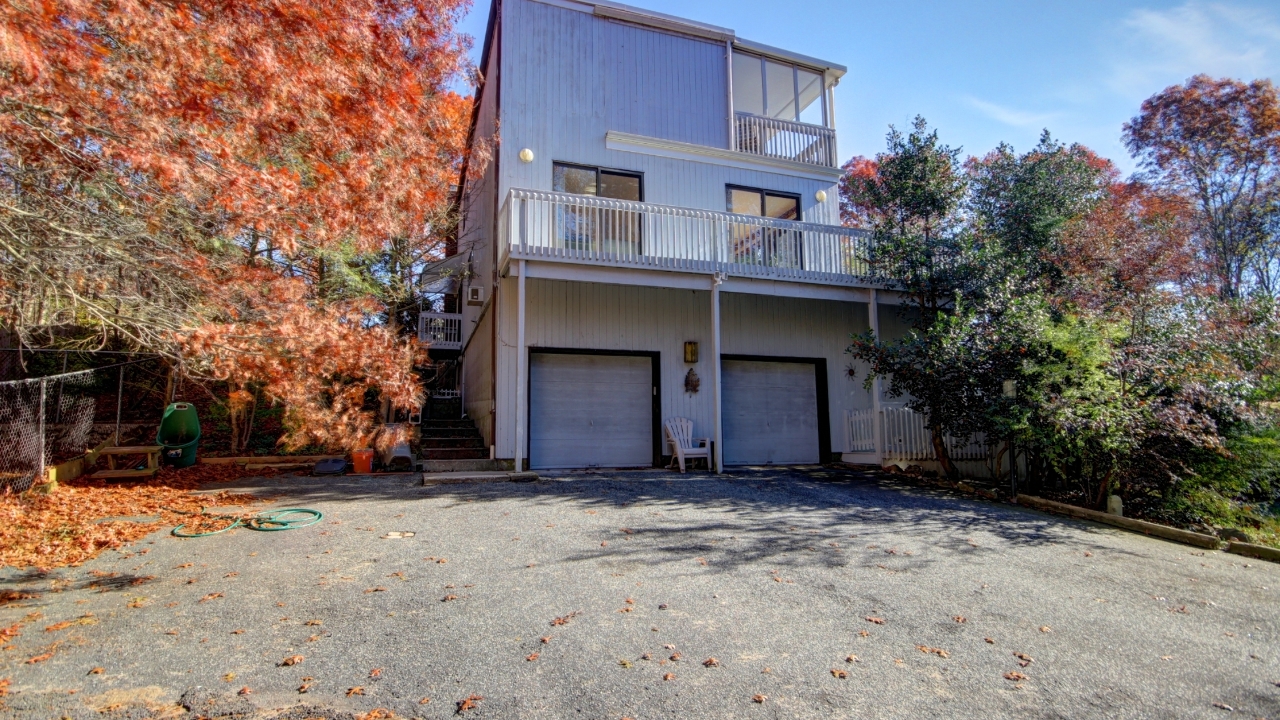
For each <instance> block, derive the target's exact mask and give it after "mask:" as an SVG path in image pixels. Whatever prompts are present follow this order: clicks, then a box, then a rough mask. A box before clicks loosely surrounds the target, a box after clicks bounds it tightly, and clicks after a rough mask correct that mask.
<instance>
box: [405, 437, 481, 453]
mask: <svg viewBox="0 0 1280 720" xmlns="http://www.w3.org/2000/svg"><path fill="white" fill-rule="evenodd" d="M484 446H485V445H484V438H482V437H480V436H478V435H477V436H475V437H444V438H442V437H425V438H420V439H419V440H418V447H419V448H421V449H423V450H427V449H433V448H484ZM485 454H486V455H487V454H488V452H487V451H486V453H485Z"/></svg>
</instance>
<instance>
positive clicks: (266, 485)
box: [0, 469, 1280, 720]
mask: <svg viewBox="0 0 1280 720" xmlns="http://www.w3.org/2000/svg"><path fill="white" fill-rule="evenodd" d="M416 477H417V476H403V477H400V476H394V477H380V478H374V479H366V480H362V481H357V482H351V481H349V480H347V481H342V482H335V481H333V480H320V479H315V478H296V479H294V478H282V479H279V480H274V479H273V480H259V481H246V482H242V483H239V484H238V485H236V487H257V488H261V489H262V492H263V493H279V494H280V497H279V498H278V499H277V500H276V501H275V502H276V504H277V505H278V506H281V507H286V506H304V507H309V508H314V509H317V510H321V511H322V512H323V513H324V514H325V518H324V520H323V522H321V523H320V524H316V525H313V526H311V527H308V528H304V529H300V530H293V531H288V532H274V533H266V532H254V531H250V530H236V531H233V532H231V533H224V534H221V535H217V536H213V537H209V538H203V539H196V540H180V539H176V538H172V537H170V536H168V535H161V534H156V535H153V536H151V537H149V538H147V539H145V540H143V541H141V542H139V543H136V544H135V545H133V546H132V547H128V548H125V549H124V550H123V551H119V552H117V551H112V552H108V553H104V554H103V555H102V556H101V557H99V558H98V559H97V560H95V561H93V562H91V563H87V564H85V565H84V566H83V567H80V568H68V569H66V570H62V571H57V572H53V573H51V574H49V575H48V576H38V575H35V574H30V573H17V572H14V571H12V570H9V571H5V572H3V573H0V592H3V591H7V590H8V591H12V590H18V591H24V592H28V593H32V594H38V597H32V598H28V599H23V600H19V601H17V602H12V603H9V604H8V605H5V606H3V607H0V629H3V628H5V627H9V626H11V625H13V624H15V623H20V628H19V629H20V632H21V634H20V635H18V636H17V637H16V638H14V639H13V641H12V643H11V644H10V645H9V646H8V648H7V649H6V650H4V651H3V652H0V679H3V678H9V679H10V681H11V685H10V686H9V692H8V695H7V696H6V697H3V698H0V703H2V704H0V717H22V718H27V717H32V718H56V717H62V716H68V717H73V718H81V717H83V718H104V717H105V718H114V717H152V716H159V717H181V718H196V717H208V718H218V717H232V716H234V717H268V718H275V717H287V718H311V717H322V718H340V717H351V716H358V715H360V714H365V713H369V712H370V711H372V710H375V709H377V708H384V709H386V710H388V711H391V712H393V713H395V715H396V716H397V717H424V718H444V717H454V716H457V715H458V714H459V713H460V715H461V716H462V717H474V718H569V717H574V718H578V717H581V718H612V719H613V720H618V719H619V718H625V717H629V718H634V719H635V720H645V719H647V718H659V717H664V718H753V717H759V718H809V717H812V718H842V717H893V718H897V717H912V718H918V717H953V718H970V717H981V718H993V717H1019V718H1028V717H1055V718H1056V717H1064V718H1066V717H1070V718H1091V717H1098V718H1103V717H1105V718H1121V717H1132V718H1139V717H1141V718H1150V717H1192V718H1194V717H1249V718H1254V717H1267V718H1280V685H1278V683H1280V565H1275V564H1270V563H1267V562H1264V561H1257V560H1248V559H1243V558H1239V557H1236V556H1232V555H1226V554H1222V553H1218V552H1213V551H1207V552H1206V551H1201V550H1197V549H1195V548H1190V547H1186V546H1182V545H1177V544H1173V543H1168V542H1164V541H1160V540H1155V539H1150V538H1146V537H1141V536H1136V535H1132V534H1128V533H1125V532H1122V531H1119V530H1116V529H1114V528H1107V527H1102V526H1097V525H1092V524H1089V523H1084V522H1079V521H1074V520H1068V519H1063V518H1057V517H1051V516H1047V515H1044V514H1041V513H1038V512H1034V511H1030V510H1026V509H1022V508H1018V507H1014V506H1009V505H1001V504H996V503H988V502H978V501H974V500H970V499H968V498H965V497H961V496H956V495H952V494H949V493H947V492H945V491H941V490H932V489H920V488H912V487H905V486H900V485H897V484H895V483H894V482H893V481H891V480H887V479H884V478H876V477H870V476H865V475H860V474H857V473H854V472H850V471H843V470H832V469H820V470H792V471H759V472H741V473H735V474H730V475H727V476H722V477H715V476H708V475H700V474H689V475H684V476H681V475H679V474H669V473H658V472H643V473H601V474H574V475H569V476H566V477H564V478H549V479H544V480H542V481H539V482H533V483H523V484H515V483H501V484H497V483H495V484H475V485H441V486H433V487H422V486H421V485H416V484H414V483H415V480H416ZM222 487H226V486H222ZM390 532H412V533H414V534H413V536H412V537H398V538H397V537H386V536H387V535H388V533H390ZM32 613H40V615H38V616H37V615H32ZM63 623H67V624H65V625H64V624H63ZM45 628H51V629H49V630H46V629H45ZM46 655H47V657H45V656H46ZM296 656H301V659H298V658H297V657H296ZM287 658H291V659H292V664H289V662H287V661H286V659H287ZM31 660H37V661H36V662H30V661H31ZM300 689H305V692H300ZM468 698H472V699H471V700H470V702H469V705H470V706H473V707H467V708H466V709H463V710H461V711H459V703H460V702H464V701H466V700H467V699H468ZM477 698H482V699H477ZM380 716H381V715H379V714H375V715H373V716H372V717H380Z"/></svg>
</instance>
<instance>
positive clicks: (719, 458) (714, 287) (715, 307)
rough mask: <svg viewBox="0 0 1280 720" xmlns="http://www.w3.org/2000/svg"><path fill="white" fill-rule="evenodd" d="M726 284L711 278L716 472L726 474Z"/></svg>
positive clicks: (717, 276)
mask: <svg viewBox="0 0 1280 720" xmlns="http://www.w3.org/2000/svg"><path fill="white" fill-rule="evenodd" d="M723 282H724V274H723V273H719V272H717V273H715V274H714V275H712V276H711V366H712V368H713V370H712V373H711V374H712V376H713V380H714V382H713V387H714V392H713V393H712V395H713V398H712V400H713V402H714V403H715V424H716V428H715V431H716V432H715V438H716V472H718V473H722V472H724V421H723V413H722V412H721V410H722V408H721V398H720V284H721V283H723Z"/></svg>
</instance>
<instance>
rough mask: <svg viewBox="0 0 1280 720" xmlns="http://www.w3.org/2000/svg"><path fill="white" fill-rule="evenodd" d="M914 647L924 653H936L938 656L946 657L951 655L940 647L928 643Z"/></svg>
mask: <svg viewBox="0 0 1280 720" xmlns="http://www.w3.org/2000/svg"><path fill="white" fill-rule="evenodd" d="M916 649H917V650H919V651H920V652H922V653H925V654H933V655H937V656H938V657H940V658H947V657H950V656H951V655H950V653H948V652H947V651H946V650H943V649H942V648H936V647H929V646H928V645H917V646H916Z"/></svg>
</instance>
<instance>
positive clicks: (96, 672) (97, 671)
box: [88, 667, 103, 675]
mask: <svg viewBox="0 0 1280 720" xmlns="http://www.w3.org/2000/svg"><path fill="white" fill-rule="evenodd" d="M102 672H103V670H102V668H100V667H96V668H94V669H92V670H90V671H89V673H88V674H90V675H101V674H102Z"/></svg>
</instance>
